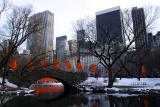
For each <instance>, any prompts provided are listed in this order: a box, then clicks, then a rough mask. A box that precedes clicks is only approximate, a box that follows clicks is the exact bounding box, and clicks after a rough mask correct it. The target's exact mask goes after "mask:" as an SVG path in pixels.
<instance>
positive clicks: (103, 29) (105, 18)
mask: <svg viewBox="0 0 160 107" xmlns="http://www.w3.org/2000/svg"><path fill="white" fill-rule="evenodd" d="M96 27H97V41H99V42H101V43H102V44H103V43H104V42H105V41H106V40H107V39H108V40H109V39H113V41H116V42H117V41H118V42H119V43H121V44H123V45H125V37H124V34H123V30H122V27H123V18H122V15H121V10H120V7H119V6H117V7H113V8H110V9H106V10H102V11H99V12H96Z"/></svg>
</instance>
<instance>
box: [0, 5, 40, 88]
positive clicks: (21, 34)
mask: <svg viewBox="0 0 160 107" xmlns="http://www.w3.org/2000/svg"><path fill="white" fill-rule="evenodd" d="M31 14H32V7H31V6H29V5H28V6H26V7H16V6H15V7H13V9H12V11H11V13H10V15H9V17H8V19H7V23H6V29H5V30H4V33H3V36H5V39H6V40H7V41H8V42H9V46H8V47H6V50H7V51H4V55H3V57H2V58H1V60H0V70H3V71H4V73H3V78H5V76H6V73H8V69H7V64H8V61H9V60H10V59H11V58H12V57H13V56H14V54H15V52H16V51H17V48H18V47H19V46H20V45H21V44H22V43H23V42H24V41H25V40H26V39H27V38H28V37H29V36H30V35H31V34H32V33H35V32H39V31H40V30H41V29H42V28H43V27H42V24H41V20H39V19H37V20H34V22H32V23H29V17H30V16H31ZM2 84H3V85H4V79H3V83H2Z"/></svg>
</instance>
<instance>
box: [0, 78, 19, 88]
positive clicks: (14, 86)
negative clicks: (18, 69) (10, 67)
mask: <svg viewBox="0 0 160 107" xmlns="http://www.w3.org/2000/svg"><path fill="white" fill-rule="evenodd" d="M0 83H2V78H1V77H0ZM5 85H6V86H8V87H11V88H17V87H18V86H17V85H15V84H13V83H11V82H9V81H8V79H5Z"/></svg>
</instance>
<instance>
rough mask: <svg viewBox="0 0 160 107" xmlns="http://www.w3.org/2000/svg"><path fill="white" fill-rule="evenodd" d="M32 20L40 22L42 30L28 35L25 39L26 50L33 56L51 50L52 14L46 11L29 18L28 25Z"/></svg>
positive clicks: (52, 35) (52, 33)
mask: <svg viewBox="0 0 160 107" xmlns="http://www.w3.org/2000/svg"><path fill="white" fill-rule="evenodd" d="M33 20H41V23H42V30H41V31H39V32H36V33H32V34H31V35H30V37H29V38H28V39H27V49H29V50H30V53H31V54H33V55H37V54H40V53H45V52H48V51H51V50H53V37H54V14H53V13H51V12H50V11H48V10H47V11H44V12H41V13H37V14H35V15H33V16H31V17H30V19H29V23H32V21H33Z"/></svg>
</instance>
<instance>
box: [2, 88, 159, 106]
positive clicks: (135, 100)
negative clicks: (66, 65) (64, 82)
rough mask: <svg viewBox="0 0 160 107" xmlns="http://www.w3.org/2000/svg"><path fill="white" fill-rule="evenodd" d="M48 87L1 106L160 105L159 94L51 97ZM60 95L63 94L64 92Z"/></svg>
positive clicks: (11, 99)
mask: <svg viewBox="0 0 160 107" xmlns="http://www.w3.org/2000/svg"><path fill="white" fill-rule="evenodd" d="M47 89H48V87H47V88H45V89H43V92H42V91H41V92H42V93H43V94H40V93H38V95H37V94H35V95H33V96H16V97H13V98H10V99H9V100H8V101H6V102H5V103H4V104H1V106H0V107H160V96H159V95H152V96H151V95H133V96H130V95H119V94H115V95H108V94H107V93H103V94H93V93H85V94H84V93H83V94H72V95H71V94H67V95H65V96H63V97H59V98H55V97H53V99H51V98H52V96H53V95H54V94H53V93H51V90H52V88H49V93H47ZM44 90H45V91H44ZM59 90H61V89H59V88H58V89H57V88H56V92H58V91H59ZM52 91H53V90H52ZM61 91H62V90H61ZM39 92H40V91H39ZM45 92H46V94H45ZM59 95H62V93H60V94H59ZM56 97H57V94H56ZM45 99H46V100H45ZM48 99H50V100H48Z"/></svg>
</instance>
